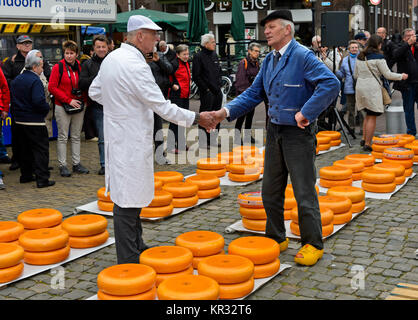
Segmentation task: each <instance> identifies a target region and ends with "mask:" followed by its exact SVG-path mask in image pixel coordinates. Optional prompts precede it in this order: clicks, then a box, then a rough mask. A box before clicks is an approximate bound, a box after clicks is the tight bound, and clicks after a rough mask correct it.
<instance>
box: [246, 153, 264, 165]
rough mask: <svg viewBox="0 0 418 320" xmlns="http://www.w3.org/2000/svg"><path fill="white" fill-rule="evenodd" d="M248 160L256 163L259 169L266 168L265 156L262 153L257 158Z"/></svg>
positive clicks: (249, 157) (251, 157)
mask: <svg viewBox="0 0 418 320" xmlns="http://www.w3.org/2000/svg"><path fill="white" fill-rule="evenodd" d="M247 160H248V161H251V162H252V161H254V162H255V163H256V164H258V166H259V167H264V156H263V155H262V154H261V153H260V154H256V155H255V156H248V158H247Z"/></svg>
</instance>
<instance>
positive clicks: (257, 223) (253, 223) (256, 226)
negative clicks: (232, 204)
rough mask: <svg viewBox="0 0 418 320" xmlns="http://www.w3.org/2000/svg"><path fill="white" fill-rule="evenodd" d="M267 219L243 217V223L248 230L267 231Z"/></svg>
mask: <svg viewBox="0 0 418 320" xmlns="http://www.w3.org/2000/svg"><path fill="white" fill-rule="evenodd" d="M266 223H267V220H253V219H247V218H244V217H243V218H242V225H243V226H244V228H246V229H248V230H254V231H265V230H266Z"/></svg>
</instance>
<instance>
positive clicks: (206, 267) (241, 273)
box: [197, 254, 254, 284]
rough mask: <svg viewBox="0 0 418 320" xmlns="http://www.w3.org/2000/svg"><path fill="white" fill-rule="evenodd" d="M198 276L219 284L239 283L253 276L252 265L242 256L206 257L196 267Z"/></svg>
mask: <svg viewBox="0 0 418 320" xmlns="http://www.w3.org/2000/svg"><path fill="white" fill-rule="evenodd" d="M197 271H198V273H199V274H200V275H203V276H207V277H209V278H212V279H214V280H216V282H218V283H219V284H228V283H240V282H244V281H247V280H248V279H250V278H251V277H252V276H253V273H254V263H253V262H252V261H251V260H250V259H248V258H246V257H243V256H238V255H233V254H224V255H222V254H220V255H214V256H211V257H207V258H205V259H202V261H200V263H199V265H198V266H197Z"/></svg>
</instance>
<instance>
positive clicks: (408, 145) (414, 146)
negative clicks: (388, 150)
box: [404, 143, 418, 155]
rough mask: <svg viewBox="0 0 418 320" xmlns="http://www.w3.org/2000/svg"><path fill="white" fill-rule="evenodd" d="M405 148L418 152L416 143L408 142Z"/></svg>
mask: <svg viewBox="0 0 418 320" xmlns="http://www.w3.org/2000/svg"><path fill="white" fill-rule="evenodd" d="M404 147H405V148H408V149H411V150H412V151H413V152H414V154H416V155H417V154H418V144H414V143H407V144H406V145H404Z"/></svg>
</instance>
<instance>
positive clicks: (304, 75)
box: [225, 39, 340, 126]
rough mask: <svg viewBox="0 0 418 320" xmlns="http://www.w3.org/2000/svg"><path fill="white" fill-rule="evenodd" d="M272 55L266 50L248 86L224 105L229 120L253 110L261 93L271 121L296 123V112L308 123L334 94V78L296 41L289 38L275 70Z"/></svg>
mask: <svg viewBox="0 0 418 320" xmlns="http://www.w3.org/2000/svg"><path fill="white" fill-rule="evenodd" d="M273 58H274V56H273V53H272V52H271V53H269V54H268V55H267V56H266V58H265V59H264V61H263V64H262V66H261V70H260V72H259V73H258V75H257V77H256V78H255V80H254V82H253V84H252V85H251V87H249V88H248V89H247V90H245V91H244V92H243V93H242V94H241V95H239V96H238V97H237V98H235V99H234V100H233V101H231V102H229V103H228V104H227V105H226V106H225V107H226V108H228V109H229V115H230V117H229V119H228V120H229V121H232V120H234V119H236V118H238V117H240V116H242V115H244V114H246V113H248V112H249V111H251V110H252V109H254V108H255V107H256V106H257V105H258V104H259V103H260V102H262V101H263V96H264V92H265V94H266V95H267V98H268V101H269V106H270V107H269V112H268V114H269V117H270V119H271V122H272V123H275V124H279V125H294V126H296V125H297V124H296V120H295V114H296V113H297V112H298V111H301V112H302V114H303V115H304V116H305V118H307V119H308V120H309V121H310V122H312V121H314V120H316V118H317V117H318V116H319V115H320V114H321V112H322V111H324V110H325V109H326V108H327V107H328V106H330V105H331V103H332V102H333V101H334V100H335V98H336V97H337V95H338V93H339V91H340V82H339V81H338V79H337V77H336V76H335V75H334V74H333V73H332V72H331V71H330V70H329V69H328V68H327V67H326V66H325V65H324V64H323V63H322V62H320V61H319V60H318V59H317V58H316V57H315V55H314V54H313V52H312V51H310V50H309V49H308V48H306V47H304V46H302V45H300V44H299V43H298V42H297V41H296V40H294V39H292V41H291V43H290V44H289V47H288V48H287V50H286V51H285V53H284V54H283V56H282V57H281V58H280V60H279V62H278V64H277V66H276V68H275V69H273Z"/></svg>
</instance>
